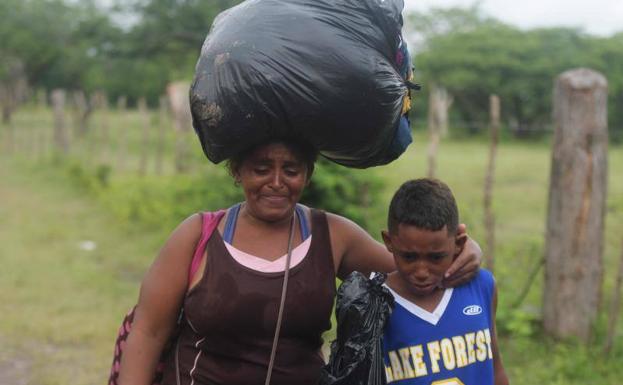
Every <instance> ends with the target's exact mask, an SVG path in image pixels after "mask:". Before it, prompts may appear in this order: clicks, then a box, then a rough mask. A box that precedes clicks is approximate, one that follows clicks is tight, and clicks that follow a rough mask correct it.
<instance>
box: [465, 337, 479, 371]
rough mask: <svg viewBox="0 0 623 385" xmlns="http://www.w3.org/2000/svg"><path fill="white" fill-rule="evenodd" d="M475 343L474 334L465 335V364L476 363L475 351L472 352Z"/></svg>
mask: <svg viewBox="0 0 623 385" xmlns="http://www.w3.org/2000/svg"><path fill="white" fill-rule="evenodd" d="M475 342H476V333H467V334H465V344H466V345H467V363H468V364H473V363H474V362H476V351H475V350H474V343H475Z"/></svg>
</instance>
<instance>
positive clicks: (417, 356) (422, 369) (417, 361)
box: [411, 345, 428, 377]
mask: <svg viewBox="0 0 623 385" xmlns="http://www.w3.org/2000/svg"><path fill="white" fill-rule="evenodd" d="M423 357H424V349H422V345H416V346H412V347H411V360H413V367H414V369H415V377H422V376H425V375H427V374H428V370H426V364H425V363H424V360H423Z"/></svg>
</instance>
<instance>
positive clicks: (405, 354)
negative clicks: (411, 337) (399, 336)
mask: <svg viewBox="0 0 623 385" xmlns="http://www.w3.org/2000/svg"><path fill="white" fill-rule="evenodd" d="M398 354H400V361H401V362H402V370H403V372H404V375H405V377H404V378H413V377H415V372H414V371H413V367H411V361H409V358H410V353H409V348H402V349H400V350H399V351H398Z"/></svg>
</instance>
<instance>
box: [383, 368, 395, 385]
mask: <svg viewBox="0 0 623 385" xmlns="http://www.w3.org/2000/svg"><path fill="white" fill-rule="evenodd" d="M385 378H387V382H388V383H389V382H393V381H394V376H393V375H392V368H391V366H386V367H385Z"/></svg>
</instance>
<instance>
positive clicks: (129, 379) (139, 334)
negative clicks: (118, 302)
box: [119, 215, 201, 385]
mask: <svg viewBox="0 0 623 385" xmlns="http://www.w3.org/2000/svg"><path fill="white" fill-rule="evenodd" d="M200 235H201V217H200V216H199V215H193V216H191V217H189V218H187V219H186V220H185V221H184V222H182V223H181V224H180V225H179V226H178V227H177V228H176V229H175V230H174V231H173V233H172V234H171V236H170V237H169V239H168V240H167V242H166V243H165V245H164V246H163V247H162V249H161V250H160V253H159V254H158V257H157V258H156V260H155V261H154V263H153V264H152V266H151V268H150V269H149V271H148V272H147V274H146V275H145V278H144V279H143V283H142V285H141V291H140V294H139V300H138V306H137V308H136V311H135V314H134V321H133V324H132V330H131V332H130V335H129V336H128V339H127V341H126V346H125V349H124V352H123V356H122V360H121V369H120V372H119V384H120V385H150V384H151V383H152V380H153V375H154V373H155V371H156V365H157V363H158V359H159V358H160V354H161V352H162V349H163V348H164V345H165V343H166V342H167V340H168V339H169V336H170V335H171V333H172V332H173V329H174V328H175V325H176V321H177V317H178V316H179V312H180V309H181V306H182V301H183V299H184V295H185V293H186V289H187V287H188V270H189V267H190V263H191V259H192V256H193V253H194V249H195V247H196V244H197V242H198V240H199V237H200Z"/></svg>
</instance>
